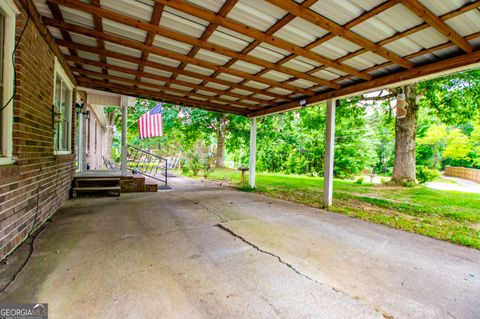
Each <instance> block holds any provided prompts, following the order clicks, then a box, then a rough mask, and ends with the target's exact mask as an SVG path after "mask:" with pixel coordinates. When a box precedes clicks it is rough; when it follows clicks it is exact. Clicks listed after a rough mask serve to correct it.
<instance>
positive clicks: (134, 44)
mask: <svg viewBox="0 0 480 319" xmlns="http://www.w3.org/2000/svg"><path fill="white" fill-rule="evenodd" d="M43 22H44V23H45V24H46V25H50V26H54V27H57V28H60V29H63V30H65V31H69V32H74V33H80V34H83V35H86V36H90V37H93V38H101V39H103V40H105V41H109V42H113V43H116V44H119V45H123V46H126V47H131V48H135V49H137V50H141V51H144V50H145V51H149V52H150V53H155V54H158V55H160V56H165V57H168V58H171V59H174V60H178V61H185V62H188V63H191V64H195V65H198V66H201V67H204V68H207V69H211V70H214V71H220V72H223V73H228V74H231V75H234V76H237V77H241V78H246V79H247V78H248V79H251V80H253V81H258V82H262V83H265V84H268V85H271V86H278V87H282V88H285V89H287V90H290V91H296V92H298V93H300V94H303V95H307V96H312V95H314V93H313V92H312V91H309V90H304V89H301V88H299V87H296V86H294V85H290V84H282V83H281V82H278V81H274V80H271V79H267V78H258V77H255V76H254V75H252V74H250V73H247V72H244V71H240V70H236V69H231V68H225V67H223V66H219V65H217V64H214V63H211V62H207V61H204V60H199V59H196V58H192V57H187V56H185V55H182V54H179V53H176V52H173V51H170V50H167V49H163V48H158V47H149V46H147V45H145V44H144V43H143V42H139V41H136V40H130V39H126V38H123V37H119V36H115V35H111V34H106V33H104V32H98V31H95V30H92V29H89V28H85V27H80V26H77V25H73V24H70V23H66V22H61V21H58V20H55V19H50V18H44V19H43Z"/></svg>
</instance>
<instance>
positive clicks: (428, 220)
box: [209, 169, 480, 249]
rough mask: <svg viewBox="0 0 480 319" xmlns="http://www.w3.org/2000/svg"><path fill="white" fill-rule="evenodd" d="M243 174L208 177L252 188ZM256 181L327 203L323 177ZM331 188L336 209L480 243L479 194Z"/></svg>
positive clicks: (267, 188) (270, 190) (347, 184)
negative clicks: (245, 182)
mask: <svg viewBox="0 0 480 319" xmlns="http://www.w3.org/2000/svg"><path fill="white" fill-rule="evenodd" d="M240 176H241V173H240V172H239V171H237V170H232V169H221V170H216V171H215V172H213V173H212V174H211V175H210V176H209V179H212V180H228V181H230V182H231V184H233V185H234V186H236V187H238V188H239V189H241V190H245V191H251V189H249V188H248V187H243V188H242V187H240ZM247 180H248V178H247ZM256 182H257V188H256V192H258V193H261V194H265V195H267V196H271V197H275V198H280V199H285V200H289V201H292V202H297V203H301V204H305V205H309V206H313V207H323V202H322V195H323V178H320V177H308V176H299V175H284V174H270V173H261V174H257V179H256ZM333 188H334V193H333V194H334V195H333V196H334V204H333V206H332V207H331V208H330V210H331V211H333V212H336V213H340V214H344V215H347V216H350V217H354V218H360V219H363V220H367V221H370V222H374V223H378V224H383V225H387V226H390V227H394V228H398V229H402V230H405V231H409V232H415V233H418V234H421V235H425V236H429V237H433V238H437V239H442V240H447V241H450V242H452V243H456V244H460V245H465V246H469V247H473V248H476V249H480V195H479V194H473V193H459V192H454V191H440V190H434V189H430V188H427V187H425V186H415V187H409V188H405V187H394V186H385V185H373V184H358V183H355V181H346V180H334V182H333Z"/></svg>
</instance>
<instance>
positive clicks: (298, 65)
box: [283, 58, 315, 72]
mask: <svg viewBox="0 0 480 319" xmlns="http://www.w3.org/2000/svg"><path fill="white" fill-rule="evenodd" d="M283 66H286V67H288V68H291V69H294V70H297V71H300V72H307V71H310V70H312V69H313V68H315V67H314V66H313V65H311V64H308V63H305V62H303V61H300V60H299V59H296V58H295V59H291V60H290V61H288V62H286V63H284V64H283Z"/></svg>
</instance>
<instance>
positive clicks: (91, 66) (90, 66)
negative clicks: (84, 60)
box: [83, 65, 124, 76]
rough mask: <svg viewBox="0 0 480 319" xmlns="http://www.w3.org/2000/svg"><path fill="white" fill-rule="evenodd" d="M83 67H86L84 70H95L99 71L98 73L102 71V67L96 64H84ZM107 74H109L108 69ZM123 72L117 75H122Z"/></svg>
mask: <svg viewBox="0 0 480 319" xmlns="http://www.w3.org/2000/svg"><path fill="white" fill-rule="evenodd" d="M83 68H84V69H86V70H90V71H95V72H100V73H102V69H101V68H99V67H98V66H93V65H84V66H83ZM109 74H111V73H110V71H109ZM123 74H124V73H122V74H121V75H119V76H123Z"/></svg>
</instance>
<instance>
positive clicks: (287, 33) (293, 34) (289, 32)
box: [274, 17, 328, 47]
mask: <svg viewBox="0 0 480 319" xmlns="http://www.w3.org/2000/svg"><path fill="white" fill-rule="evenodd" d="M327 33H328V32H327V31H326V30H324V29H322V28H320V27H318V26H317V25H315V24H313V23H310V22H308V21H307V20H304V19H302V18H298V17H297V18H295V19H293V20H292V21H291V22H290V23H288V24H287V25H286V26H284V27H283V28H281V29H280V30H278V31H277V32H275V33H274V36H276V37H279V38H281V39H283V40H285V41H288V42H290V43H293V44H296V45H298V46H301V47H304V46H307V45H308V44H310V43H312V42H313V41H315V40H316V39H318V38H320V37H322V36H324V35H325V34H327Z"/></svg>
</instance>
